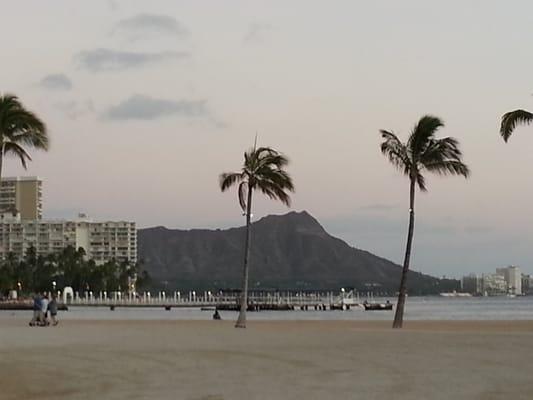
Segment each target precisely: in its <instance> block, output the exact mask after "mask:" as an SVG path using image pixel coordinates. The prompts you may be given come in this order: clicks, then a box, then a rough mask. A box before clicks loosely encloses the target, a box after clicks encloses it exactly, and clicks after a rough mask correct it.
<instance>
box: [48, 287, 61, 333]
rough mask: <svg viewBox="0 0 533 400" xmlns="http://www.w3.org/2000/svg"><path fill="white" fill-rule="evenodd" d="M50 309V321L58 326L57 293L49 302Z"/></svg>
mask: <svg viewBox="0 0 533 400" xmlns="http://www.w3.org/2000/svg"><path fill="white" fill-rule="evenodd" d="M48 311H49V312H50V321H51V322H52V325H54V326H56V325H57V324H58V323H59V321H58V320H57V298H56V295H55V294H54V295H52V300H50V303H48Z"/></svg>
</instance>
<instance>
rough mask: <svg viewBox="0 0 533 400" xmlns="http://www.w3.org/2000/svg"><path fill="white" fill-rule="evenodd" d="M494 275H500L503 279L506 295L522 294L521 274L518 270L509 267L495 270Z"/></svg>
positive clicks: (514, 267) (517, 268)
mask: <svg viewBox="0 0 533 400" xmlns="http://www.w3.org/2000/svg"><path fill="white" fill-rule="evenodd" d="M496 273H497V274H501V275H503V276H504V278H505V283H506V285H507V293H509V294H516V295H521V294H522V273H521V272H520V268H519V267H516V266H509V267H505V268H496Z"/></svg>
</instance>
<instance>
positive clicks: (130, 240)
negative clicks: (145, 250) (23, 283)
mask: <svg viewBox="0 0 533 400" xmlns="http://www.w3.org/2000/svg"><path fill="white" fill-rule="evenodd" d="M0 218H1V223H0V259H5V258H6V257H7V255H8V254H9V253H13V254H14V255H15V257H16V258H17V259H21V258H22V257H24V255H25V254H26V252H27V251H28V249H29V248H30V247H34V248H35V249H36V251H37V254H38V255H43V256H44V255H47V254H52V253H57V252H59V251H61V250H62V249H64V248H65V247H68V246H72V247H74V248H75V249H78V248H80V247H82V248H83V249H84V250H85V252H86V253H87V258H88V259H91V260H94V261H95V262H96V263H97V264H103V263H105V262H106V261H109V260H112V259H115V260H116V261H118V262H122V261H129V262H131V263H136V262H137V230H136V228H135V222H128V221H102V222H95V221H91V220H90V219H88V218H87V217H86V216H85V215H80V218H79V219H77V220H73V221H66V220H22V219H21V218H20V214H6V213H4V214H2V215H0Z"/></svg>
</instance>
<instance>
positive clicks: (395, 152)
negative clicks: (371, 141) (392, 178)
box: [380, 130, 412, 175]
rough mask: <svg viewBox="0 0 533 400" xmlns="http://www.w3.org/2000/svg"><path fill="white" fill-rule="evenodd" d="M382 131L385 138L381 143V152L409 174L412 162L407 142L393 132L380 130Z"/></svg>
mask: <svg viewBox="0 0 533 400" xmlns="http://www.w3.org/2000/svg"><path fill="white" fill-rule="evenodd" d="M380 133H381V137H382V138H383V139H385V140H384V142H383V143H381V152H382V153H383V154H384V155H385V156H386V157H387V158H388V159H389V161H390V162H391V164H392V165H394V166H395V167H396V168H398V169H399V170H401V171H402V172H403V173H404V174H405V175H409V173H410V170H411V166H412V163H411V160H410V158H409V154H408V152H407V147H406V146H405V144H403V143H402V142H401V141H400V139H398V137H397V136H396V135H395V134H394V133H392V132H389V131H386V130H380Z"/></svg>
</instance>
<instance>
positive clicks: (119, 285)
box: [0, 246, 150, 295]
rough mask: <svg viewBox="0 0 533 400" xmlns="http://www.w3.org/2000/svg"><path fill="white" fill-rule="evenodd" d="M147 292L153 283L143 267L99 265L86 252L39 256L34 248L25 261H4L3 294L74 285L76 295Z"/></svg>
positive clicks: (11, 258)
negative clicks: (133, 290)
mask: <svg viewBox="0 0 533 400" xmlns="http://www.w3.org/2000/svg"><path fill="white" fill-rule="evenodd" d="M133 281H135V289H136V290H142V289H145V288H146V287H147V286H148V285H149V284H150V277H149V275H148V273H147V272H146V271H140V267H139V264H132V263H130V262H126V261H123V262H117V261H115V260H110V261H107V262H106V263H104V264H97V263H96V262H95V261H94V260H91V259H88V258H87V254H86V252H85V250H84V249H83V248H82V247H80V248H79V249H75V248H74V247H72V246H68V247H66V248H64V249H63V250H61V251H60V252H58V253H53V254H48V255H45V256H43V255H37V252H36V250H35V248H34V247H30V248H29V249H28V250H27V251H26V254H25V255H24V257H23V258H22V259H18V258H17V257H16V256H15V255H14V254H13V253H9V254H8V256H7V257H6V259H5V260H3V261H2V262H0V293H2V294H4V295H5V294H6V293H7V292H8V291H9V290H13V289H17V290H18V291H19V293H21V294H26V295H28V294H31V293H37V292H50V291H55V290H58V289H60V288H61V289H62V288H64V287H67V286H70V287H72V289H73V290H74V291H75V292H79V293H84V292H88V291H92V292H94V293H98V292H104V291H107V292H113V291H128V290H131V287H130V286H129V285H130V282H133Z"/></svg>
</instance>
